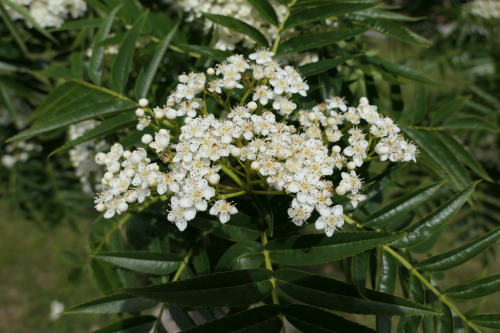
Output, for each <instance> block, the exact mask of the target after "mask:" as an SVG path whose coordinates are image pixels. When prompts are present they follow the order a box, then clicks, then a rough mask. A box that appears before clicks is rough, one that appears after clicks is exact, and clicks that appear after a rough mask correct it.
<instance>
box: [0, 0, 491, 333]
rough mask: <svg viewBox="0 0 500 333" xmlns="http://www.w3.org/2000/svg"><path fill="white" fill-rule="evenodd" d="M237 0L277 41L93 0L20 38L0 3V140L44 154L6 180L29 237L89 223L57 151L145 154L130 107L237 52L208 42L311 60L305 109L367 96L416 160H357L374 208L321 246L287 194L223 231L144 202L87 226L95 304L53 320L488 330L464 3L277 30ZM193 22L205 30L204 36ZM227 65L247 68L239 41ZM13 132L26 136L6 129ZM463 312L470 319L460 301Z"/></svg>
mask: <svg viewBox="0 0 500 333" xmlns="http://www.w3.org/2000/svg"><path fill="white" fill-rule="evenodd" d="M248 2H249V3H250V4H251V5H252V6H253V7H254V8H255V10H256V12H258V13H259V14H260V15H261V19H262V20H265V21H266V22H267V23H266V24H269V25H274V26H276V27H277V28H278V30H279V31H280V36H282V37H283V38H277V39H275V40H269V39H268V38H267V37H266V36H265V35H264V34H263V33H262V32H260V31H259V30H257V29H255V28H253V27H252V26H251V25H249V24H246V23H245V22H242V21H239V20H237V19H235V18H233V17H229V16H222V15H218V14H217V15H216V14H210V13H204V14H203V17H202V18H200V19H199V20H195V21H193V22H190V23H186V22H185V19H186V13H184V12H183V11H182V10H181V9H179V8H178V7H175V6H172V5H171V4H163V3H157V2H148V1H143V2H139V1H127V2H121V1H114V0H105V1H98V0H92V1H87V3H88V5H89V10H88V12H87V14H86V17H84V18H81V19H78V20H74V21H68V22H66V23H65V24H63V25H62V26H61V27H59V28H54V29H51V30H47V29H42V28H36V27H35V28H33V29H28V28H26V27H25V26H23V25H22V24H21V23H20V22H13V21H11V20H10V19H9V16H8V15H7V14H6V11H5V8H6V6H9V4H10V2H6V3H5V4H4V3H2V4H0V8H2V24H1V26H0V29H2V32H6V33H2V34H1V36H3V37H2V40H1V43H2V44H1V48H0V52H1V53H0V66H1V67H0V96H1V101H2V107H3V108H4V109H6V110H7V111H8V112H9V117H10V118H11V120H12V123H11V124H9V125H8V126H6V127H5V128H6V130H5V131H2V135H3V137H2V139H3V140H5V139H7V138H9V139H8V140H7V141H8V142H19V141H23V140H36V142H38V143H39V144H40V145H41V146H42V147H43V150H42V152H36V153H33V154H32V155H30V160H29V161H30V162H29V164H16V165H15V168H13V169H10V170H6V169H5V168H2V169H1V177H2V181H3V182H4V181H5V182H6V183H8V184H9V187H8V188H7V190H4V192H2V196H3V197H4V198H6V199H9V200H11V201H12V206H13V207H15V206H17V207H20V208H21V210H22V211H23V212H25V213H26V215H27V217H29V218H32V219H34V220H36V221H38V222H39V223H42V224H45V223H52V222H51V221H54V222H58V221H61V220H63V219H65V218H68V217H71V215H72V214H75V213H77V214H78V215H81V214H82V212H87V209H88V208H89V207H90V205H91V201H90V199H89V198H87V200H88V203H85V202H84V201H82V200H81V198H82V196H83V195H82V194H79V192H77V191H76V188H77V187H78V181H77V180H76V179H75V178H74V177H73V176H72V174H71V173H70V172H68V169H69V168H70V167H69V163H68V161H67V159H66V157H65V155H64V154H65V152H66V151H67V150H68V149H69V148H72V147H74V146H75V145H77V144H79V143H82V142H85V141H89V140H93V139H96V138H105V139H106V140H108V141H109V142H115V141H119V142H121V143H122V144H123V145H124V146H125V147H133V146H135V145H140V137H141V133H138V132H137V131H135V125H136V121H137V120H136V117H135V115H134V113H133V111H134V110H135V109H136V108H137V107H138V104H137V102H136V101H137V100H139V99H140V98H143V97H146V98H148V99H149V100H150V101H157V102H158V103H161V101H164V100H165V98H166V96H167V95H168V93H169V92H170V91H171V90H172V89H173V88H174V87H175V85H176V83H177V75H179V74H181V73H182V72H189V71H203V70H205V69H206V68H208V67H210V66H212V65H213V64H214V63H215V62H217V61H221V60H223V59H225V58H226V57H227V56H228V55H230V54H232V51H227V50H225V51H221V50H218V49H215V48H213V45H214V44H215V36H216V33H215V32H216V30H217V29H219V28H220V26H223V27H226V28H228V29H230V30H231V31H235V32H238V33H241V34H244V35H246V36H248V38H249V39H250V40H253V41H254V42H255V44H256V46H257V47H260V46H263V47H272V46H275V47H276V50H277V55H278V56H285V55H290V54H296V53H300V52H305V51H311V52H315V53H317V55H318V61H316V62H313V63H310V64H305V65H302V66H300V67H299V71H300V72H301V73H302V75H303V76H305V77H306V78H307V80H308V83H309V85H310V86H311V91H310V96H311V98H314V99H317V100H324V99H325V98H327V97H329V96H332V95H338V96H345V97H346V98H347V99H348V100H356V99H358V98H359V97H360V96H366V97H368V99H369V100H370V101H373V102H374V103H375V104H376V105H378V106H379V109H380V110H382V112H383V113H385V114H386V115H387V116H390V117H392V118H394V119H396V121H397V122H398V124H400V125H401V127H402V129H403V131H404V133H405V134H406V135H407V136H408V137H409V138H410V139H412V140H413V141H415V142H416V143H417V144H418V146H419V149H420V155H419V158H418V163H417V164H416V165H411V164H403V165H397V166H396V165H390V166H388V167H384V166H382V165H381V164H379V163H377V162H372V163H369V167H368V168H367V171H366V174H364V175H363V177H364V179H365V180H366V184H369V186H367V189H366V191H365V193H364V194H366V195H367V197H368V200H367V201H366V202H364V203H363V204H361V205H360V206H358V208H357V209H355V210H354V209H351V210H349V211H348V213H347V215H346V217H345V219H346V221H347V222H349V225H347V226H345V227H344V230H342V232H338V233H336V234H334V236H333V237H331V238H328V237H326V236H325V235H323V234H321V235H319V234H316V232H315V231H314V230H313V229H314V228H313V227H312V226H307V227H306V228H304V229H303V230H301V231H299V232H297V230H296V228H294V226H293V225H292V224H291V223H290V222H289V221H288V218H287V216H286V213H285V210H286V207H287V206H288V204H289V199H288V198H283V197H274V198H272V199H266V198H264V199H260V200H262V202H260V203H259V204H258V207H255V206H257V203H256V202H249V201H244V200H238V199H235V201H236V202H237V204H238V207H239V210H240V213H238V215H237V216H236V218H232V219H231V221H230V222H229V223H227V224H223V225H222V224H220V223H219V222H218V221H217V220H214V218H213V217H211V216H209V215H208V214H207V215H206V216H201V217H197V218H196V220H194V221H192V223H191V224H190V228H188V229H187V230H186V231H184V232H183V233H180V232H178V230H177V229H176V228H175V226H173V225H171V224H170V223H167V222H166V216H165V213H164V211H165V207H164V205H163V204H162V203H161V202H159V201H155V200H153V199H151V200H150V201H147V202H146V203H145V204H144V205H143V206H141V207H140V208H136V209H134V210H132V211H129V212H127V213H126V214H123V215H121V216H117V217H114V218H113V219H109V220H107V219H103V218H97V220H96V221H95V223H94V224H93V228H92V231H91V232H90V235H89V253H88V255H87V256H85V257H84V258H81V259H80V260H75V261H74V269H73V270H72V272H71V274H70V278H71V281H77V280H79V277H80V275H85V274H87V273H90V274H89V275H91V276H92V277H93V278H94V280H95V283H96V284H97V285H98V287H99V289H100V290H101V292H102V296H101V297H99V298H97V299H94V300H91V301H88V302H85V303H83V304H80V305H77V306H74V307H72V308H71V309H69V310H68V311H67V313H73V314H81V313H99V314H103V313H106V314H118V316H116V317H115V319H116V320H117V321H116V322H114V323H112V324H110V325H108V326H105V327H103V328H101V329H99V330H97V331H96V332H117V331H120V332H127V331H134V332H149V331H151V329H153V330H154V331H156V332H165V331H176V330H177V329H180V330H183V331H187V332H226V331H236V330H242V331H245V332H254V331H255V332H256V331H259V332H280V331H282V330H284V329H285V328H286V331H293V330H294V329H295V330H299V331H303V332H352V331H355V332H373V331H379V332H417V331H419V330H423V331H425V332H453V331H457V330H459V329H461V328H464V329H467V330H469V331H473V332H482V331H483V330H484V331H486V330H488V329H498V328H500V314H498V313H487V312H491V311H495V309H492V308H489V309H488V308H485V309H483V308H482V307H481V305H482V304H483V303H484V299H485V298H486V297H490V298H491V297H495V296H491V295H492V294H494V293H495V292H497V291H498V290H499V289H500V275H498V274H492V270H491V266H492V265H493V260H494V252H493V251H492V250H491V247H492V246H493V245H494V244H495V243H496V241H497V240H498V238H499V237H500V230H499V229H498V226H499V224H498V221H499V219H498V217H499V213H500V212H499V207H500V205H499V202H498V198H499V196H498V194H499V184H498V180H497V179H498V173H499V169H498V163H497V162H498V156H499V155H498V149H497V147H498V132H499V127H498V125H499V120H498V114H499V113H498V109H499V101H498V98H497V97H496V95H495V93H494V91H496V90H498V89H497V88H498V82H499V81H498V79H499V76H498V70H497V68H496V64H498V58H499V49H498V45H499V44H498V40H495V39H498V37H496V36H497V34H495V32H497V31H496V30H495V29H498V28H496V27H495V26H492V25H491V24H490V23H489V22H488V21H487V20H483V19H481V18H478V17H474V16H471V15H469V14H467V13H466V12H465V10H464V9H463V8H464V7H462V6H460V5H459V4H458V3H452V4H451V5H447V4H446V3H445V4H441V5H440V6H438V7H437V8H427V7H426V6H425V5H424V4H423V3H420V2H418V3H417V2H411V3H410V2H408V4H405V5H404V6H402V7H399V6H393V5H391V4H388V3H386V4H380V3H378V2H374V1H306V0H303V1H289V2H288V1H286V0H282V1H277V2H279V3H280V4H282V5H284V6H287V8H288V9H287V12H286V14H285V17H284V19H282V20H281V21H280V20H279V19H278V16H277V14H276V11H275V9H274V8H275V7H276V5H277V4H276V2H270V1H266V0H259V1H248ZM273 6H274V7H273ZM424 16H425V17H424ZM202 19H203V20H208V22H213V23H214V25H213V26H211V28H210V29H209V30H206V29H204V26H203V24H202V22H201V20H202ZM218 27H219V28H218ZM444 27H446V28H447V29H446V30H448V31H447V34H438V33H437V32H438V31H440V30H443V29H444ZM292 28H293V29H294V30H295V31H294V33H293V34H287V31H289V29H292ZM436 36H437V37H436ZM111 46H112V47H113V48H114V49H115V50H116V54H113V52H110V51H109V49H110V47H111ZM234 52H235V53H243V54H246V53H249V52H248V49H245V48H244V47H243V45H241V44H239V45H237V48H236V49H235V50H234ZM457 77H459V78H460V80H458V79H457ZM16 103H17V104H19V103H22V105H23V108H21V107H19V106H18V105H16ZM22 110H25V111H23V112H24V113H26V115H24V114H22V113H21V111H22ZM21 116H24V117H26V119H27V120H28V121H27V122H29V127H27V128H25V129H24V130H22V131H20V132H18V133H16V132H17V129H18V128H16V125H15V124H14V123H15V121H14V120H16V119H18V118H19V117H21ZM88 119H98V120H100V121H101V122H100V124H99V125H98V126H97V127H95V128H94V129H92V130H91V131H89V132H87V133H85V134H84V135H83V136H82V137H80V138H78V139H75V140H67V139H66V134H65V133H66V129H67V126H68V125H70V124H75V123H79V122H81V121H84V120H88ZM25 123H26V122H25ZM17 127H19V126H17ZM2 149H5V148H2ZM48 153H51V154H52V157H51V158H49V159H47V158H46V157H45V156H47V155H48ZM47 179H52V181H50V182H48V181H46V180H47ZM33 184H38V186H32V185H33ZM41 197H43V198H44V200H37V198H41ZM351 208H352V207H351ZM255 211H258V212H259V214H258V216H255ZM444 240H446V241H448V242H449V244H447V246H443V244H442V243H443V242H444ZM440 243H441V244H440ZM476 256H480V258H481V262H482V263H483V266H482V267H481V268H480V269H477V271H476V272H474V276H473V277H472V279H471V280H469V281H467V282H465V283H461V284H457V285H448V284H447V283H443V281H445V282H446V281H449V280H448V279H446V277H447V276H448V277H449V275H450V272H456V270H455V271H454V270H453V269H454V268H456V267H462V266H461V265H464V264H466V263H468V262H469V261H470V260H471V259H472V258H474V257H476ZM332 270H333V271H334V274H332ZM443 279H444V280H443ZM471 299H472V300H474V301H473V303H472V305H471V306H470V307H469V308H467V309H464V307H462V306H461V305H459V304H458V303H460V302H462V301H464V300H471ZM167 314H168V315H167ZM367 318H370V319H367ZM393 318H397V319H393ZM372 319H374V320H372ZM89 320H90V321H91V320H92V319H89ZM284 322H285V323H286V324H285V325H284V324H283V323H284Z"/></svg>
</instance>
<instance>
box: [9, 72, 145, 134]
mask: <svg viewBox="0 0 500 333" xmlns="http://www.w3.org/2000/svg"><path fill="white" fill-rule="evenodd" d="M134 107H136V104H135V103H133V102H132V101H130V100H129V99H128V98H126V97H125V96H122V95H119V94H116V93H115V92H113V91H111V90H108V89H106V88H102V87H98V86H94V85H92V84H90V83H85V82H78V81H72V82H67V83H64V84H62V85H60V86H59V87H57V88H56V89H54V90H53V91H52V92H51V93H50V95H49V96H47V98H46V99H45V100H44V101H43V102H42V103H41V104H40V106H39V107H38V109H37V110H36V111H35V114H34V115H35V117H36V119H35V121H34V122H33V124H32V126H31V127H30V128H28V129H26V130H24V131H22V132H21V133H19V134H17V135H15V136H13V137H12V138H10V139H9V141H17V140H26V139H29V138H31V137H33V136H35V135H38V134H41V133H45V132H48V131H51V130H54V129H57V128H61V127H64V126H66V125H70V124H74V123H77V122H80V121H83V120H87V119H92V118H96V117H98V116H104V115H107V114H112V113H116V112H119V111H124V110H130V109H132V108H134Z"/></svg>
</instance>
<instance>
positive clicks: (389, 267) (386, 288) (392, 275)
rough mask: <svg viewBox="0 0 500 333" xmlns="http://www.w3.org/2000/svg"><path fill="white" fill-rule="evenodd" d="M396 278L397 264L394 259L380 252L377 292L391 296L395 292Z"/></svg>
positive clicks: (384, 252)
mask: <svg viewBox="0 0 500 333" xmlns="http://www.w3.org/2000/svg"><path fill="white" fill-rule="evenodd" d="M397 277H398V264H397V262H396V260H395V259H394V257H393V256H392V255H390V254H389V253H387V252H386V251H383V252H382V258H381V262H380V278H379V282H378V290H379V291H381V292H384V293H388V294H393V293H394V291H395V290H396V281H397Z"/></svg>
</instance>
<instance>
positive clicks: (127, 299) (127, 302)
mask: <svg viewBox="0 0 500 333" xmlns="http://www.w3.org/2000/svg"><path fill="white" fill-rule="evenodd" d="M156 304H158V302H156V301H152V300H149V299H144V298H138V297H134V296H130V295H125V294H114V295H110V296H105V297H101V298H97V299H94V300H92V301H89V302H85V303H83V304H80V305H77V306H75V307H72V308H70V309H68V310H66V311H64V313H68V314H73V313H125V312H128V313H134V312H141V311H143V310H146V309H149V308H152V307H153V306H155V305H156Z"/></svg>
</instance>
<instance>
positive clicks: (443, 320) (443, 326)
mask: <svg viewBox="0 0 500 333" xmlns="http://www.w3.org/2000/svg"><path fill="white" fill-rule="evenodd" d="M437 309H438V310H439V311H441V312H442V313H443V315H442V316H439V317H437V318H436V333H453V332H455V331H454V329H453V313H452V312H451V310H450V308H449V307H448V306H446V305H444V304H443V303H441V302H439V301H438V302H437Z"/></svg>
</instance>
